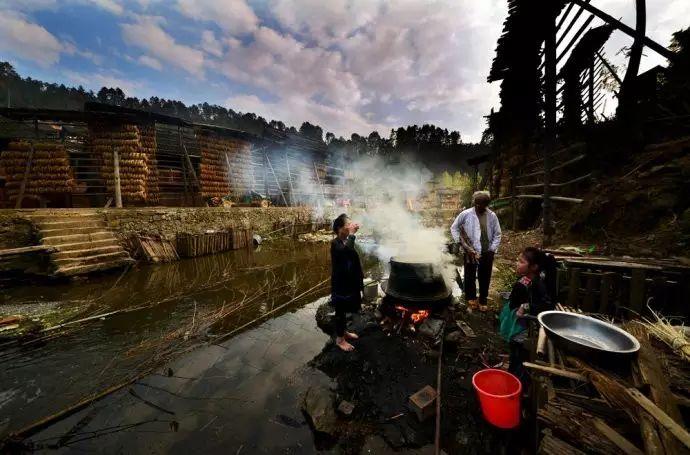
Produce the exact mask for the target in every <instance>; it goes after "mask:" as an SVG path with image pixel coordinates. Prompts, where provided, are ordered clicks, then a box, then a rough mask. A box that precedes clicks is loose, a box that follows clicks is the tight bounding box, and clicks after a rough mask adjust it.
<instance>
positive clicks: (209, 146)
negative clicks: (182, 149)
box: [196, 131, 229, 197]
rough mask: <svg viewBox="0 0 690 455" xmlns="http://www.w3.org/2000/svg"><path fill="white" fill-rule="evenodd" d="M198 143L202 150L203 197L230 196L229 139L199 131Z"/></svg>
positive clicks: (197, 134)
mask: <svg viewBox="0 0 690 455" xmlns="http://www.w3.org/2000/svg"><path fill="white" fill-rule="evenodd" d="M196 136H197V142H198V144H199V149H200V150H201V175H200V177H199V180H200V183H201V195H202V196H203V197H222V196H225V195H227V194H228V190H229V185H228V166H227V163H226V155H225V154H226V153H227V152H228V141H227V139H222V138H219V137H217V136H215V135H211V134H209V133H207V132H205V131H197V133H196Z"/></svg>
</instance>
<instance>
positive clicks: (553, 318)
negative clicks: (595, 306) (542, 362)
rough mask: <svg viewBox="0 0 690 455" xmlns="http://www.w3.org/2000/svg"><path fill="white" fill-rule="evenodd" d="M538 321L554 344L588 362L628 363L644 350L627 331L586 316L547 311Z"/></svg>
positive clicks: (540, 315)
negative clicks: (624, 361) (627, 361)
mask: <svg viewBox="0 0 690 455" xmlns="http://www.w3.org/2000/svg"><path fill="white" fill-rule="evenodd" d="M538 319H539V323H540V324H541V325H542V326H543V327H544V330H546V333H547V334H548V336H549V338H550V339H551V340H553V341H554V343H556V344H558V345H559V346H561V347H562V348H563V349H565V350H566V351H569V352H571V353H572V354H575V355H578V356H581V357H583V358H585V359H587V360H594V361H599V362H601V361H604V362H605V361H622V360H628V359H630V358H631V357H633V356H634V355H635V354H636V353H637V351H638V350H639V349H640V342H639V341H637V340H636V339H635V337H633V336H632V335H630V334H629V333H628V332H626V331H625V330H623V329H619V328H618V327H616V326H615V325H613V324H609V323H608V322H604V321H600V320H599V319H595V318H592V317H589V316H585V315H583V314H578V313H567V312H565V311H544V312H543V313H540V314H539V316H538Z"/></svg>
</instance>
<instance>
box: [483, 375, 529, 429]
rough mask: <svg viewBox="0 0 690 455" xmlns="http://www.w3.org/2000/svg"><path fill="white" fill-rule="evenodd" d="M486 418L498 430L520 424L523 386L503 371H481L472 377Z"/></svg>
mask: <svg viewBox="0 0 690 455" xmlns="http://www.w3.org/2000/svg"><path fill="white" fill-rule="evenodd" d="M472 385H473V386H474V388H475V390H476V391H477V396H478V397H479V404H480V405H481V408H482V414H484V418H485V419H486V421H487V422H489V423H490V424H492V425H494V426H497V427H498V428H504V429H510V428H515V427H516V426H518V425H519V424H520V394H521V392H522V384H520V380H519V379H518V378H516V377H515V376H513V375H512V374H510V373H508V372H506V371H503V370H495V369H488V370H480V371H478V372H476V373H475V374H474V376H472Z"/></svg>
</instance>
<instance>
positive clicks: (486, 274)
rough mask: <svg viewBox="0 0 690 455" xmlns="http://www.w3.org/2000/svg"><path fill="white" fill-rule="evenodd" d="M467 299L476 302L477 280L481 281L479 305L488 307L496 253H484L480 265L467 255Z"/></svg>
mask: <svg viewBox="0 0 690 455" xmlns="http://www.w3.org/2000/svg"><path fill="white" fill-rule="evenodd" d="M464 262H465V298H466V299H467V300H475V299H476V298H477V279H479V304H480V305H486V299H487V297H488V296H489V283H490V282H491V270H492V269H493V266H494V253H493V251H487V252H486V253H482V255H481V257H480V258H479V264H477V263H475V262H474V261H473V260H472V259H471V258H470V256H469V255H468V254H467V253H465V261H464Z"/></svg>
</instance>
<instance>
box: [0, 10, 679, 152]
mask: <svg viewBox="0 0 690 455" xmlns="http://www.w3.org/2000/svg"><path fill="white" fill-rule="evenodd" d="M592 4H594V5H595V6H597V7H599V8H602V9H604V10H605V11H607V12H608V13H609V14H611V15H612V16H614V17H616V18H620V19H621V20H622V21H623V22H625V23H627V24H629V25H631V26H634V15H635V12H634V1H633V0H592ZM0 8H1V12H2V13H1V14H0V60H7V61H10V62H11V63H12V64H13V65H14V66H15V68H16V69H17V71H18V72H19V73H20V74H21V75H22V76H24V77H26V76H30V77H32V78H35V79H41V80H45V81H51V82H59V83H64V84H66V85H67V84H69V85H82V86H84V87H85V88H87V89H93V90H94V91H97V90H98V89H99V88H100V87H102V86H118V87H120V88H122V89H123V90H124V91H125V92H126V93H127V95H129V96H137V97H139V98H141V97H145V98H148V97H150V96H158V97H162V98H171V99H179V100H181V101H183V102H184V103H186V104H193V103H200V102H209V103H215V104H220V105H223V106H226V107H228V108H231V109H233V110H235V111H241V112H254V113H256V114H258V115H261V116H263V117H264V118H266V119H267V120H271V119H276V120H282V121H283V122H285V123H286V124H287V125H295V126H297V127H299V125H300V124H301V123H302V122H303V121H309V122H311V123H314V124H318V125H321V126H322V127H323V129H324V132H325V131H331V132H333V133H335V134H336V135H342V136H345V137H349V136H350V134H351V133H359V134H368V133H369V132H371V131H373V130H378V131H379V132H380V133H382V136H387V134H388V131H389V130H390V129H391V128H394V127H398V126H401V125H408V124H422V123H434V124H436V125H437V126H440V127H443V128H448V129H449V130H458V131H460V133H461V135H462V138H463V140H464V141H466V142H469V141H477V140H479V139H480V137H481V133H482V131H483V130H484V128H485V126H486V123H485V119H484V117H483V116H484V115H487V114H488V113H489V111H490V110H491V108H492V107H493V108H495V109H498V107H499V101H498V93H499V84H498V83H494V84H488V83H487V82H486V77H487V75H488V71H489V67H490V65H491V61H492V59H493V54H494V49H495V47H496V40H497V39H498V37H499V35H500V32H501V29H502V24H503V20H504V19H505V15H506V14H507V2H506V0H414V1H413V0H260V1H252V0H62V1H58V0H0ZM647 9H648V19H647V32H648V35H649V36H650V37H651V38H653V39H655V40H657V41H658V42H660V43H661V44H664V45H668V43H669V41H670V38H671V33H672V32H674V31H676V30H678V29H680V28H683V27H687V26H689V25H690V1H688V0H654V1H648V2H647ZM584 17H586V15H583V18H584ZM595 24H597V21H595V22H594V23H593V25H595ZM577 28H578V27H577V26H576V27H573V29H574V30H576V29H577ZM571 33H572V32H571ZM567 41H568V40H567V39H566V40H564V44H563V46H564V45H565V43H566V42H567ZM630 43H631V40H630V38H628V37H627V36H625V35H624V34H622V33H620V32H615V33H614V35H613V36H612V38H611V40H610V42H609V43H608V44H607V46H606V55H607V56H608V57H609V58H610V59H611V60H612V61H613V62H614V63H623V62H624V58H623V56H622V55H620V54H618V50H619V49H620V48H621V47H623V46H629V45H630ZM564 61H565V60H564ZM661 63H664V60H663V59H662V58H660V57H659V56H657V55H656V54H654V52H653V51H650V50H646V52H645V57H644V58H643V62H642V68H641V70H645V69H648V68H651V67H652V66H654V65H657V64H661ZM612 102H613V101H612ZM612 105H613V104H609V105H608V106H607V107H604V109H607V110H611V109H612Z"/></svg>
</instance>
